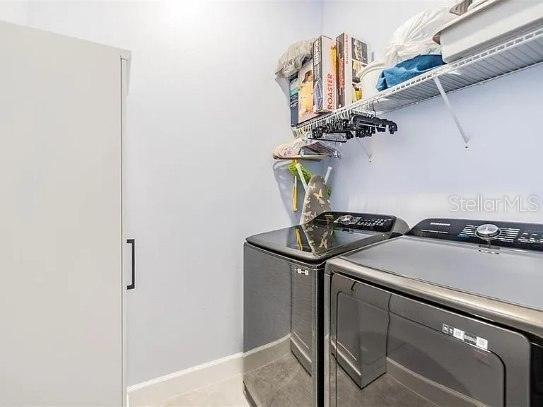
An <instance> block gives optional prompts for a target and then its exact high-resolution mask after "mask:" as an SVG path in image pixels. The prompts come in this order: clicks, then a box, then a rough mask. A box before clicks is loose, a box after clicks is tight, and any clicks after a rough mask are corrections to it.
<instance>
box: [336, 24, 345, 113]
mask: <svg viewBox="0 0 543 407" xmlns="http://www.w3.org/2000/svg"><path fill="white" fill-rule="evenodd" d="M344 37H345V34H341V35H339V36H338V37H337V39H336V49H337V64H336V66H337V106H338V107H343V106H345V41H344Z"/></svg>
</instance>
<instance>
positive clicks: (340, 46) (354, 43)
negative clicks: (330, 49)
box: [336, 33, 368, 107]
mask: <svg viewBox="0 0 543 407" xmlns="http://www.w3.org/2000/svg"><path fill="white" fill-rule="evenodd" d="M336 46H337V61H338V63H337V79H338V81H337V105H338V107H343V106H348V105H350V104H351V103H353V102H356V101H357V100H360V99H361V98H362V93H361V92H360V90H359V89H358V82H359V79H358V77H357V76H356V73H357V72H359V71H360V70H361V69H362V68H363V67H365V66H366V65H367V64H368V44H367V43H365V42H363V41H360V40H357V39H356V38H353V37H351V36H350V35H349V34H346V33H343V34H341V35H339V36H338V37H337V39H336Z"/></svg>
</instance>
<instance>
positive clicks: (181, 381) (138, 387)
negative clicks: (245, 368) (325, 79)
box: [127, 353, 243, 407]
mask: <svg viewBox="0 0 543 407" xmlns="http://www.w3.org/2000/svg"><path fill="white" fill-rule="evenodd" d="M242 363H243V353H236V354H234V355H230V356H227V357H224V358H222V359H217V360H214V361H211V362H208V363H204V364H202V365H199V366H194V367H191V368H189V369H185V370H180V371H178V372H174V373H170V374H168V375H165V376H161V377H157V378H154V379H151V380H148V381H146V382H143V383H138V384H135V385H133V386H129V387H128V389H127V390H128V405H129V406H130V407H141V406H158V405H160V403H162V402H164V401H165V400H168V399H171V398H172V397H175V396H177V395H179V394H182V393H186V392H187V391H191V390H194V389H198V388H200V387H204V386H207V385H208V384H210V383H215V382H219V381H221V380H224V379H227V378H230V377H233V376H235V375H238V374H241V371H242Z"/></svg>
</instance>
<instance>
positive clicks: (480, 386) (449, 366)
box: [329, 274, 530, 406]
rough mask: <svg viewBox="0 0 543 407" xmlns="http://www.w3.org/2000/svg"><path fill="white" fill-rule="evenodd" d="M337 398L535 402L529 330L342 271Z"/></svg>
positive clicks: (336, 294) (336, 289)
mask: <svg viewBox="0 0 543 407" xmlns="http://www.w3.org/2000/svg"><path fill="white" fill-rule="evenodd" d="M330 329H331V332H330V334H331V336H330V339H331V346H330V356H329V360H330V384H331V387H330V402H331V405H332V406H360V405H383V406H384V405H386V406H434V405H438V406H452V405H454V406H480V405H489V406H505V405H509V406H512V405H515V406H521V405H522V406H528V405H530V404H529V403H530V400H529V369H530V343H529V341H528V340H527V338H526V337H524V336H523V335H521V334H519V333H516V332H513V331H509V330H506V329H503V328H500V327H496V326H493V325H490V324H488V323H486V322H481V321H479V320H476V319H473V318H468V317H465V316H463V315H460V314H456V313H453V312H450V311H447V310H444V309H441V308H438V307H435V306H431V305H428V304H426V303H423V302H419V301H416V300H413V299H409V298H406V297H403V296H400V295H397V294H393V293H391V292H388V291H386V290H383V289H381V288H377V287H374V286H372V285H369V284H366V283H363V282H360V281H356V280H353V279H350V278H348V277H345V276H342V275H338V274H335V275H333V277H332V288H331V325H330Z"/></svg>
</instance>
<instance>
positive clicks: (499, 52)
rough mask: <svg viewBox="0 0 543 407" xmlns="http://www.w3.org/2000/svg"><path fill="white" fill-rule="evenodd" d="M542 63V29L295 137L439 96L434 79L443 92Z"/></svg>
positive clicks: (308, 125)
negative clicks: (353, 117) (353, 116)
mask: <svg viewBox="0 0 543 407" xmlns="http://www.w3.org/2000/svg"><path fill="white" fill-rule="evenodd" d="M541 62H543V28H538V29H536V30H533V31H531V32H529V33H525V34H523V35H520V36H518V37H516V38H514V39H512V40H509V41H507V42H504V43H503V44H500V45H497V46H494V47H492V48H489V49H487V50H485V51H483V52H480V53H478V54H476V55H473V56H470V57H467V58H463V59H461V60H458V61H456V62H453V63H451V64H446V65H443V66H441V67H439V68H436V69H434V70H432V71H429V72H427V73H425V74H422V75H420V76H417V77H416V78H413V79H411V80H409V81H406V82H403V83H401V84H399V85H397V86H394V87H392V88H390V89H387V90H385V91H383V92H380V93H379V94H377V95H376V96H374V97H372V98H370V99H366V100H361V101H358V102H355V103H353V104H351V105H349V106H345V107H343V108H341V109H338V110H336V111H334V112H332V113H329V114H326V115H324V116H319V117H317V118H315V119H312V120H310V121H307V122H305V123H302V124H300V125H299V126H297V127H294V128H293V131H294V133H295V135H296V136H297V137H301V136H305V135H306V134H307V133H308V132H310V131H311V130H312V129H314V128H316V127H317V126H320V125H323V124H325V123H326V122H328V121H331V120H335V119H338V118H345V119H348V118H350V116H351V114H353V113H356V112H366V113H372V112H375V113H378V114H379V113H381V114H382V113H387V112H391V111H393V110H397V109H401V108H403V107H406V106H409V105H412V104H416V103H419V102H422V101H425V100H428V99H430V98H433V97H435V96H438V95H439V94H440V92H439V89H438V87H437V86H436V83H435V81H436V80H438V81H439V82H440V83H441V85H442V86H443V89H444V91H445V92H446V93H449V92H453V91H456V90H459V89H463V88H467V87H469V86H473V85H477V84H480V83H483V82H487V81H489V80H492V79H495V78H499V77H501V76H503V75H507V74H509V73H512V72H516V71H519V70H521V69H525V68H528V67H531V66H533V65H536V64H539V63H541Z"/></svg>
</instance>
